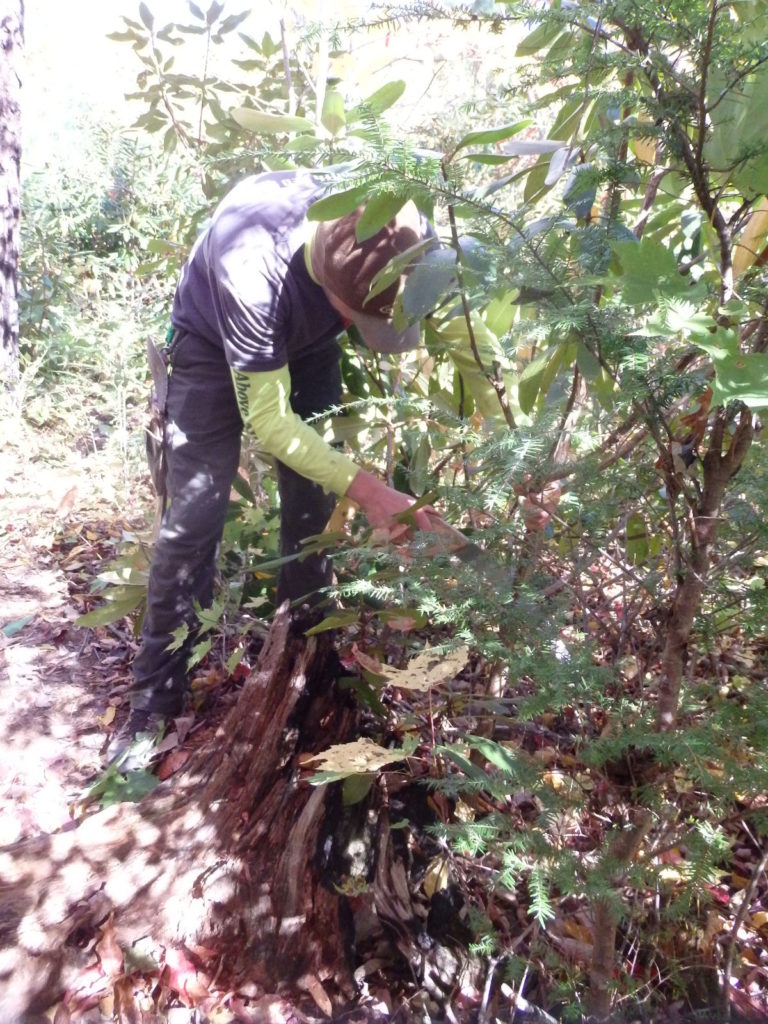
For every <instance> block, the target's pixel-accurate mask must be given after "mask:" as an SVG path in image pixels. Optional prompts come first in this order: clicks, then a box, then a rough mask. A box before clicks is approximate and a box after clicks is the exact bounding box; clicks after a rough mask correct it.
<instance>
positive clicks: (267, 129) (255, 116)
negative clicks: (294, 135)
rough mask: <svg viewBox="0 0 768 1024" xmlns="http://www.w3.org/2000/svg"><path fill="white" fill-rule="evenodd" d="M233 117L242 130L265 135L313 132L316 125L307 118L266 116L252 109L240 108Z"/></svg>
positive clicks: (285, 115) (279, 115)
mask: <svg viewBox="0 0 768 1024" xmlns="http://www.w3.org/2000/svg"><path fill="white" fill-rule="evenodd" d="M232 117H233V118H234V119H235V121H237V123H238V124H239V125H240V127H241V128H245V129H246V130H247V131H249V132H258V133H260V134H264V135H278V134H283V133H286V132H311V131H313V130H314V125H313V124H312V122H311V121H310V120H308V119H307V118H306V117H289V116H288V114H265V113H264V112H263V111H261V110H252V109H251V108H250V107H238V108H237V109H236V110H233V111H232Z"/></svg>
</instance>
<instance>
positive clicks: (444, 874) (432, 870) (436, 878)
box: [421, 857, 451, 900]
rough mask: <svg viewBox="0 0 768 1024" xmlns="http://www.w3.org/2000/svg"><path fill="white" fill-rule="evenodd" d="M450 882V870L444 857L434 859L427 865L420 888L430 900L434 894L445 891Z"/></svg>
mask: <svg viewBox="0 0 768 1024" xmlns="http://www.w3.org/2000/svg"><path fill="white" fill-rule="evenodd" d="M450 881H451V869H450V867H449V865H448V861H447V859H446V858H445V857H435V858H434V859H433V860H431V861H430V862H429V864H428V865H427V870H426V871H425V872H424V879H423V881H422V883H421V887H422V889H423V890H424V892H425V893H426V894H427V897H428V898H429V899H430V900H431V899H432V897H433V896H434V895H435V893H436V892H442V890H443V889H447V888H448V886H449V884H450Z"/></svg>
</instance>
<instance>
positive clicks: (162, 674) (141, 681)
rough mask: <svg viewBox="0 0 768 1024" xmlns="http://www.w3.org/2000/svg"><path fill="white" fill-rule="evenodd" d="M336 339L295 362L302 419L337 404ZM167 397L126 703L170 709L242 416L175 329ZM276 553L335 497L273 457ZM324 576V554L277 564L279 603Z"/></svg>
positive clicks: (213, 359) (225, 386)
mask: <svg viewBox="0 0 768 1024" xmlns="http://www.w3.org/2000/svg"><path fill="white" fill-rule="evenodd" d="M339 355H340V352H339V348H338V345H337V344H336V343H335V342H334V343H331V344H325V345H323V346H322V348H321V349H320V350H319V351H317V352H313V353H311V354H310V355H307V356H305V357H303V358H301V359H299V360H296V361H295V362H291V363H289V370H290V373H291V384H292V387H291V406H292V408H293V409H294V411H295V412H297V413H298V414H299V416H301V417H302V418H304V419H308V418H310V417H311V416H313V415H317V414H319V413H322V412H324V411H325V410H326V409H328V408H330V407H331V406H334V405H338V403H339V401H340V398H341V372H340V368H339ZM170 362H171V375H170V380H169V382H168V405H167V425H166V438H167V441H166V443H167V464H168V476H167V489H168V498H169V504H168V508H167V510H166V514H165V516H164V518H163V523H162V527H161V529H160V534H159V536H158V539H157V543H156V544H155V548H154V551H153V554H152V565H151V567H150V573H149V586H148V589H147V610H146V613H145V615H144V622H143V626H142V632H141V637H142V646H141V650H140V652H139V654H138V655H137V657H136V660H135V662H134V666H133V672H134V683H133V686H132V687H131V704H132V706H133V707H134V708H146V709H150V710H152V711H157V712H160V713H162V714H166V715H173V714H177V713H178V712H179V711H180V710H181V708H182V706H183V703H184V697H185V694H186V692H187V688H188V682H187V671H186V663H187V657H188V654H189V649H190V647H191V646H192V643H193V640H194V632H195V626H196V622H197V617H196V614H195V603H197V604H199V605H200V606H202V607H206V606H207V605H209V604H210V602H211V598H212V596H213V586H214V578H215V573H216V560H217V555H218V549H219V544H220V542H221V535H222V531H223V529H224V519H225V516H226V512H227V508H228V505H229V495H230V488H231V484H232V480H233V478H234V476H235V473H236V472H237V468H238V463H239V459H240V435H241V433H242V429H243V422H242V419H241V418H240V413H239V411H238V408H237V403H236V401H235V392H234V387H233V384H232V377H231V374H230V370H229V367H228V365H227V363H226V361H225V360H224V357H223V355H222V352H221V350H220V349H218V348H216V347H215V346H213V345H211V344H209V343H208V342H206V341H204V340H203V339H201V338H198V337H196V336H194V335H191V334H183V333H182V334H179V333H178V332H177V334H176V335H175V336H174V340H173V343H172V345H171V353H170ZM277 479H278V488H279V492H280V505H281V513H280V553H281V555H292V554H296V553H297V552H299V551H300V550H301V542H302V540H303V539H304V538H305V537H310V536H312V535H313V534H316V533H320V532H321V531H322V530H323V528H324V527H325V525H326V523H327V522H328V519H329V518H330V515H331V512H332V511H333V508H334V504H335V498H334V496H333V495H328V494H325V493H324V491H323V489H322V488H321V487H320V486H319V485H317V484H314V483H312V482H311V481H309V480H307V479H306V478H305V477H301V476H299V475H298V474H297V473H294V472H293V470H290V469H288V467H287V466H284V465H283V464H282V463H280V462H278V464H277ZM330 582H331V564H330V559H329V558H327V557H324V556H322V555H311V556H309V557H307V558H305V559H302V560H301V561H298V560H295V561H292V562H289V563H288V564H287V565H286V566H284V567H283V568H282V570H281V572H280V577H279V580H278V586H277V600H278V603H280V602H282V601H284V600H286V599H288V600H290V601H296V600H299V599H300V598H308V599H309V600H311V597H309V595H311V594H313V592H315V591H317V590H319V589H320V588H322V587H326V586H328V584H329V583H330ZM184 624H186V625H188V626H189V639H188V641H187V642H186V643H185V644H183V645H182V646H181V647H180V648H179V650H177V651H173V652H171V651H168V649H167V648H168V645H169V644H170V643H171V642H172V639H173V636H172V634H173V632H174V631H175V630H177V629H178V628H179V626H182V625H184Z"/></svg>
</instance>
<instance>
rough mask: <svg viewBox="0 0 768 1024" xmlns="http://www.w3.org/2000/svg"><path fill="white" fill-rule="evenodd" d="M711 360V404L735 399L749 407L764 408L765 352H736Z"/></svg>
mask: <svg viewBox="0 0 768 1024" xmlns="http://www.w3.org/2000/svg"><path fill="white" fill-rule="evenodd" d="M713 361H714V363H715V386H714V387H713V389H712V403H713V405H725V403H726V402H733V401H739V402H743V403H744V404H745V405H748V406H749V408H750V409H768V353H766V352H747V353H744V354H742V353H738V354H737V355H734V356H727V357H726V358H725V359H718V360H713Z"/></svg>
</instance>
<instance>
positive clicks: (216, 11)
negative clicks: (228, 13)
mask: <svg viewBox="0 0 768 1024" xmlns="http://www.w3.org/2000/svg"><path fill="white" fill-rule="evenodd" d="M223 10H224V4H222V3H219V2H218V0H213V3H212V4H211V6H210V7H209V8H208V11H207V12H206V15H205V20H206V22H207V24H208V25H209V26H210V25H212V24H213V23H214V21H216V19H217V18H218V17H219V15H220V14H221V12H222V11H223Z"/></svg>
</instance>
